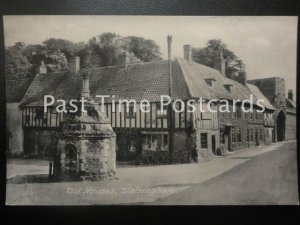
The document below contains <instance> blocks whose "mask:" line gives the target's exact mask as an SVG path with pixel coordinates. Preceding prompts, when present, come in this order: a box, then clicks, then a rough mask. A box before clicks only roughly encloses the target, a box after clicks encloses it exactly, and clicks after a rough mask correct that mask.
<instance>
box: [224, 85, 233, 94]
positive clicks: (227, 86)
mask: <svg viewBox="0 0 300 225" xmlns="http://www.w3.org/2000/svg"><path fill="white" fill-rule="evenodd" d="M231 86H232V85H231V84H224V88H225V89H226V90H227V91H228V92H230V90H231Z"/></svg>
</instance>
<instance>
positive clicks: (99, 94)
mask: <svg viewBox="0 0 300 225" xmlns="http://www.w3.org/2000/svg"><path fill="white" fill-rule="evenodd" d="M3 21H4V24H3V25H4V39H5V40H4V41H5V73H6V74H5V81H6V133H7V135H6V141H7V146H6V153H7V176H6V204H7V205H119V204H122V205H131V204H135V205H295V204H299V196H298V175H297V140H296V111H297V107H296V98H297V96H296V68H297V59H296V58H297V57H296V56H297V26H298V24H297V23H298V17H296V16H272V17H271V16H270V17H268V16H214V17H212V16H89V15H81V16H79V15H78V16H43V15H40V16H29V15H28V16H4V17H3Z"/></svg>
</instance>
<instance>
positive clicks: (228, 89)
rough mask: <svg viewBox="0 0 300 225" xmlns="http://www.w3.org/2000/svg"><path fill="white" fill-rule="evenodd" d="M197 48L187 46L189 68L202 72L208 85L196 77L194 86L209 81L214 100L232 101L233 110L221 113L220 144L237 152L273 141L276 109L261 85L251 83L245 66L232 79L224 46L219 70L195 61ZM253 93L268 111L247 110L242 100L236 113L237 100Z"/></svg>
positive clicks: (219, 116) (219, 61) (185, 53)
mask: <svg viewBox="0 0 300 225" xmlns="http://www.w3.org/2000/svg"><path fill="white" fill-rule="evenodd" d="M193 49H194V48H193V47H192V46H191V45H185V46H184V56H185V58H186V60H187V61H188V62H190V64H189V66H188V69H189V70H191V69H194V73H199V76H200V77H203V78H204V79H205V81H206V83H207V84H206V83H205V82H203V80H200V79H199V80H197V81H198V82H199V83H196V82H197V81H195V80H193V84H191V85H194V87H195V89H197V88H198V89H199V90H202V89H203V88H207V87H203V84H206V86H208V88H209V89H210V90H211V93H212V94H211V96H209V98H210V99H212V98H215V99H220V100H221V99H227V100H229V101H230V103H231V105H230V112H223V113H222V112H219V113H218V121H219V131H220V138H219V139H220V147H221V148H222V149H224V150H228V151H233V150H236V149H240V148H247V147H251V146H255V145H259V144H264V143H265V142H267V143H270V142H271V141H272V129H273V127H274V123H273V122H272V121H273V116H272V114H273V112H274V108H273V106H272V105H271V104H270V103H269V101H268V99H267V98H266V97H265V96H264V95H263V94H262V93H261V92H260V90H259V89H258V88H256V87H255V86H254V85H251V84H249V83H248V82H247V73H246V70H245V66H244V67H243V69H242V70H241V71H240V72H238V73H235V74H232V75H231V76H230V78H229V77H227V76H226V75H225V66H226V60H225V59H224V57H223V51H222V49H220V52H219V57H218V59H217V61H216V62H215V66H214V69H215V70H213V69H211V68H208V67H205V66H203V65H200V64H198V63H192V61H193V59H194V58H195V56H194V54H193ZM205 70H206V71H207V72H206V73H203V72H202V71H205ZM199 87H201V88H199ZM250 95H253V97H254V99H253V100H254V103H255V102H256V101H257V100H259V99H263V100H264V101H263V105H264V107H265V109H266V110H265V111H264V112H256V110H259V109H260V107H258V106H257V105H256V104H254V105H253V109H254V112H244V111H243V110H242V108H241V104H240V103H238V104H237V108H236V110H235V112H233V101H234V100H237V99H239V100H241V101H243V100H247V99H250ZM245 106H246V108H247V107H249V105H245ZM247 111H248V110H247ZM270 115H271V116H270ZM265 118H268V121H269V123H266V122H265V121H266V119H265ZM269 132H270V133H269ZM269 134H270V136H269Z"/></svg>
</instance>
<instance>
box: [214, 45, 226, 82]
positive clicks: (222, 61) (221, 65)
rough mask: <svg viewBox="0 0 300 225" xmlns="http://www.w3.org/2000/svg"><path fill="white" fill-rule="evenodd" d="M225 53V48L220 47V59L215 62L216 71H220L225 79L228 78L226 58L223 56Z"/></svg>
mask: <svg viewBox="0 0 300 225" xmlns="http://www.w3.org/2000/svg"><path fill="white" fill-rule="evenodd" d="M223 51H224V50H223V48H222V47H219V50H218V58H217V60H216V62H215V66H214V68H215V69H216V70H218V71H219V72H220V73H221V74H222V75H223V76H224V77H225V76H226V75H225V59H224V56H223Z"/></svg>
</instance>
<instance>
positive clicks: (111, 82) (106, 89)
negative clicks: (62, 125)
mask: <svg viewBox="0 0 300 225" xmlns="http://www.w3.org/2000/svg"><path fill="white" fill-rule="evenodd" d="M88 72H89V79H90V92H91V96H92V97H95V96H96V95H114V96H115V98H114V99H115V100H118V99H135V100H136V101H140V100H143V99H147V100H148V101H159V100H160V96H161V95H168V94H169V74H168V61H167V60H161V61H155V62H149V63H138V64H130V65H128V66H127V68H121V67H119V66H110V67H101V68H92V69H89V70H88ZM172 76H173V88H172V93H173V96H172V97H173V99H182V100H187V99H191V98H200V97H202V98H204V99H230V100H233V99H239V100H245V99H249V98H250V95H251V94H253V93H252V92H251V90H250V89H249V87H248V86H244V85H242V84H240V83H238V82H236V81H234V80H231V79H228V78H226V77H223V76H222V75H221V74H220V73H219V71H217V70H215V69H212V68H209V67H206V66H204V65H201V64H198V63H195V62H188V61H186V60H184V59H180V58H176V59H175V60H172ZM207 79H211V80H213V81H212V82H213V85H212V86H210V85H209V84H207V82H206V81H205V80H207ZM81 82H82V76H81V74H80V73H79V74H70V73H53V74H38V75H36V77H35V79H34V81H33V82H32V84H31V86H30V88H29V90H28V91H27V93H26V95H25V96H24V98H23V100H22V102H21V105H22V106H24V105H31V106H43V104H44V102H43V101H44V95H53V96H54V97H55V99H64V100H66V101H68V100H70V99H74V98H78V97H80V93H81ZM224 85H230V86H231V88H230V91H228V90H226V88H225V87H224ZM253 95H254V101H255V102H256V101H257V97H258V96H256V95H255V94H253ZM96 100H99V101H100V99H96ZM108 101H110V100H108Z"/></svg>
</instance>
